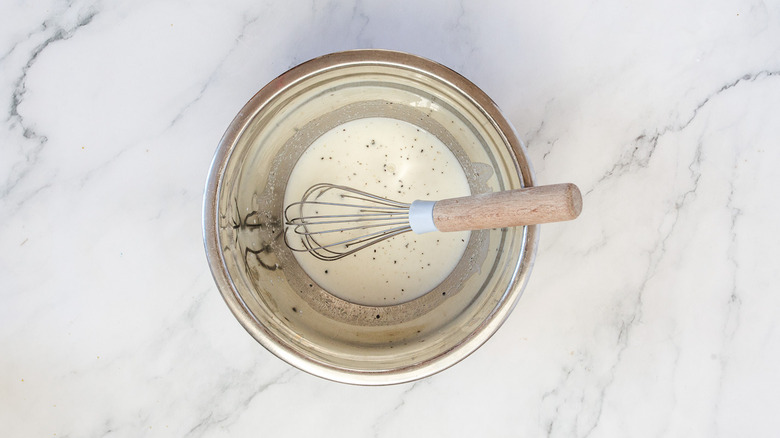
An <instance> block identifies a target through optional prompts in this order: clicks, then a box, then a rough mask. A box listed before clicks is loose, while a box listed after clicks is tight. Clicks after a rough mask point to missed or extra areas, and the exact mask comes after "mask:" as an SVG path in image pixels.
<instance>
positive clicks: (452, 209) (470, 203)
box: [433, 183, 582, 231]
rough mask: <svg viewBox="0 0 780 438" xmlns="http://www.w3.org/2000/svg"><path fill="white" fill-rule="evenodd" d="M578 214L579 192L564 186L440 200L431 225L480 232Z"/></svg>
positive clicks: (569, 186) (542, 222)
mask: <svg viewBox="0 0 780 438" xmlns="http://www.w3.org/2000/svg"><path fill="white" fill-rule="evenodd" d="M580 211H582V195H581V194H580V190H579V189H578V188H577V186H575V185H574V184H570V183H566V184H553V185H549V186H539V187H527V188H523V189H516V190H508V191H503V192H494V193H485V194H481V195H473V196H465V197H462V198H452V199H443V200H441V201H438V202H436V204H435V205H434V207H433V222H434V224H435V225H436V228H437V229H438V230H439V231H464V230H482V229H488V228H504V227H515V226H520V225H533V224H544V223H549V222H559V221H567V220H571V219H574V218H576V217H577V216H579V214H580Z"/></svg>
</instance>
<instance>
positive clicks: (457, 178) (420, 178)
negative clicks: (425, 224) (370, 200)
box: [284, 117, 470, 306]
mask: <svg viewBox="0 0 780 438" xmlns="http://www.w3.org/2000/svg"><path fill="white" fill-rule="evenodd" d="M321 182H327V183H333V184H339V185H345V186H349V187H353V188H355V189H359V190H363V191H366V192H369V193H372V194H375V195H379V196H382V197H385V198H390V199H394V200H397V201H402V202H409V203H411V202H412V201H414V200H417V199H426V200H439V199H445V198H453V197H459V196H467V195H469V194H470V190H469V185H468V181H467V179H466V175H465V173H464V171H463V169H462V168H461V166H460V165H459V164H458V161H457V159H456V158H455V156H454V155H453V153H452V152H451V151H450V150H449V148H447V147H446V146H445V145H444V144H443V143H442V142H441V141H439V139H437V138H436V137H435V136H433V135H432V134H430V133H428V132H427V131H424V130H423V129H421V128H419V127H417V126H415V125H413V124H411V123H407V122H404V121H400V120H396V119H390V118H380V117H375V118H366V119H359V120H354V121H351V122H347V123H344V124H342V125H340V126H338V127H336V128H334V129H332V130H331V131H328V132H326V133H325V134H323V135H322V136H321V137H319V138H318V139H317V140H315V142H314V143H313V144H312V145H311V146H310V147H309V148H308V149H307V150H306V151H305V152H304V153H303V155H302V156H301V158H300V159H299V161H298V162H297V164H296V165H295V167H294V168H293V171H292V173H291V175H290V179H289V181H288V183H287V188H286V192H285V199H284V204H285V205H289V204H291V203H293V202H297V201H300V200H301V197H302V196H303V194H304V192H305V191H306V190H307V189H308V188H309V187H311V186H312V185H314V184H317V183H321ZM289 235H290V236H293V234H292V233H290V234H289ZM468 240H469V232H468V231H466V232H455V233H441V232H432V233H427V234H415V233H413V232H408V233H405V234H402V235H399V236H396V237H393V238H391V239H388V240H385V241H383V242H380V243H378V244H376V245H373V246H371V247H368V248H366V249H363V250H361V251H359V252H357V253H355V254H353V255H350V256H347V257H345V258H343V259H340V260H336V261H322V260H318V259H316V258H315V257H314V256H312V255H311V254H309V253H306V252H295V253H294V254H295V258H296V259H297V261H298V263H299V264H300V266H301V268H303V270H304V271H306V273H307V274H308V275H309V276H310V277H311V278H312V280H314V281H315V282H316V283H317V284H318V285H320V286H321V287H322V288H323V289H325V290H327V291H328V292H330V293H332V294H333V295H335V296H337V297H339V298H341V299H344V300H347V301H350V302H352V303H357V304H363V305H372V306H385V305H393V304H400V303H403V302H406V301H409V300H412V299H415V298H417V297H419V296H421V295H423V294H425V293H427V292H429V291H430V290H432V289H433V288H435V287H436V286H437V285H438V284H439V283H441V282H442V281H443V280H444V279H445V278H446V277H447V276H448V275H449V274H450V272H452V270H453V269H454V268H455V266H456V264H457V263H458V261H459V260H460V258H461V256H462V255H463V253H464V251H465V249H466V244H467V243H468Z"/></svg>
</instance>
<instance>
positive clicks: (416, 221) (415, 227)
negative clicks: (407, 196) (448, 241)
mask: <svg viewBox="0 0 780 438" xmlns="http://www.w3.org/2000/svg"><path fill="white" fill-rule="evenodd" d="M435 204H436V201H419V200H418V201H414V202H412V205H411V207H409V225H410V226H411V227H412V231H414V232H415V233H417V234H423V233H430V232H431V231H438V229H437V228H436V224H435V223H433V206H434V205H435Z"/></svg>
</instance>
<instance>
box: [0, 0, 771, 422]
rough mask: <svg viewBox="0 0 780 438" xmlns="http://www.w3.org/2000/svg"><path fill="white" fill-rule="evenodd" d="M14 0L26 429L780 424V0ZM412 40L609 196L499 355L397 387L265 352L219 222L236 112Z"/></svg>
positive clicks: (18, 416)
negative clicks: (221, 266) (208, 241)
mask: <svg viewBox="0 0 780 438" xmlns="http://www.w3.org/2000/svg"><path fill="white" fill-rule="evenodd" d="M405 3H406V2H401V3H399V2H379V1H354V2H352V1H334V2H308V1H307V2H303V1H288V2H256V1H250V0H235V1H229V2H211V3H208V2H195V3H192V2H190V3H187V4H186V5H185V4H183V3H180V2H171V1H167V0H163V1H139V2H123V3H116V2H115V3H110V2H102V1H94V0H74V1H68V2H64V1H54V0H45V1H41V2H10V1H7V2H3V3H2V4H0V99H2V107H3V108H4V110H3V111H5V114H4V116H3V121H2V124H1V125H0V223H1V224H2V227H0V248H2V251H1V252H0V429H1V430H3V432H2V435H3V436H8V437H65V436H70V437H86V436H90V437H91V436H111V437H114V436H116V437H138V436H165V437H167V436H185V435H186V436H207V437H214V436H287V435H290V436H296V435H297V436H322V435H330V436H339V437H365V436H377V437H396V436H426V437H434V436H446V437H450V436H524V437H533V436H551V437H613V436H614V437H627V436H631V437H661V436H686V437H692V436H695V437H699V436H700V437H716V436H719V437H736V436H750V437H770V436H778V434H780V416H778V412H780V375H778V371H777V370H778V366H779V365H778V364H780V324H779V323H778V319H780V318H779V316H780V312H779V311H780V294H778V282H779V281H780V274H778V270H779V268H780V263H778V260H779V257H778V253H780V237H778V231H777V228H778V223H780V207H778V204H777V200H778V195H777V191H776V182H775V181H776V180H775V178H774V177H772V176H771V175H772V174H776V173H777V170H776V169H777V167H778V166H780V116H778V114H780V5H779V4H778V2H760V1H742V2H731V1H716V2H708V1H699V2H688V3H680V2H658V1H643V2H619V1H608V2H577V1H572V0H567V1H564V2H513V1H503V2H502V1H486V2H466V1H462V2H447V1H432V2H422V1H418V2H408V4H405ZM366 47H371V48H390V49H396V50H402V51H407V52H411V53H415V54H418V55H422V56H425V57H428V58H431V59H433V60H436V61H438V62H441V63H443V64H445V65H448V66H450V67H452V68H454V69H455V70H457V71H458V72H460V73H461V74H463V75H465V76H466V77H468V78H469V79H471V80H472V81H474V82H475V83H476V84H477V85H479V86H480V87H482V88H483V89H484V90H485V91H486V92H487V93H488V94H489V95H491V96H492V97H493V98H494V99H495V100H496V102H497V103H498V104H499V106H500V107H501V108H502V109H503V110H504V112H505V114H506V116H507V118H508V119H509V120H510V121H511V122H512V123H513V124H514V125H515V127H516V128H517V131H518V133H519V134H520V136H521V137H522V138H523V139H524V140H525V141H526V143H527V146H528V149H529V151H530V155H531V158H532V159H533V163H534V166H535V168H536V171H537V178H538V180H539V182H540V183H553V182H561V181H571V182H574V183H576V184H578V185H579V186H580V187H581V188H582V191H583V193H584V202H585V209H584V211H583V214H582V216H581V217H580V218H579V219H577V220H576V221H575V222H571V223H565V224H554V225H545V226H543V227H542V235H541V245H540V248H539V252H538V255H537V261H536V265H535V267H534V270H533V273H532V275H531V279H530V282H529V284H528V286H527V288H526V290H525V294H524V296H523V298H522V299H521V300H520V302H519V304H518V305H517V307H516V309H515V311H514V312H513V313H512V315H511V316H510V318H509V320H508V321H507V322H506V323H505V324H504V326H503V327H502V328H501V329H500V330H499V331H498V333H497V334H496V335H495V336H493V338H491V339H490V340H489V341H488V342H487V344H485V345H484V346H483V347H482V348H481V349H479V350H478V351H477V352H476V353H474V354H473V355H471V356H470V357H468V358H467V359H465V360H464V361H463V362H461V363H459V364H458V365H456V366H454V367H453V368H450V369H448V370H446V371H444V372H443V373H440V374H437V375H435V376H433V377H431V378H427V379H424V380H422V381H418V382H416V383H411V384H403V385H396V386H388V387H357V386H349V385H343V384H337V383H332V382H329V381H325V380H323V379H320V378H317V377H313V376H310V375H308V374H306V373H304V372H301V371H298V370H296V369H294V368H291V367H290V366H288V365H287V364H286V363H284V362H282V361H281V360H279V359H277V358H276V357H275V356H273V355H271V354H270V353H268V352H267V351H266V350H264V349H263V348H262V347H261V346H260V345H259V344H258V343H256V342H255V341H254V339H252V338H251V337H250V336H249V335H248V334H247V333H246V332H245V331H244V329H243V328H242V327H241V326H240V325H239V323H238V322H237V321H236V320H235V318H234V317H233V315H232V314H231V313H230V311H229V310H228V308H227V306H226V305H225V303H224V302H223V300H222V297H221V296H220V294H219V292H218V291H217V289H216V286H215V285H214V282H213V280H212V277H211V274H210V272H209V269H208V266H207V263H206V260H205V254H204V250H203V244H202V239H201V201H202V193H203V187H204V182H205V178H206V174H207V172H208V168H209V164H210V160H211V158H212V155H213V153H214V150H215V148H216V145H217V143H218V141H219V139H220V137H221V136H222V134H223V132H224V130H225V128H226V127H227V126H228V124H229V122H230V120H231V119H232V118H233V116H234V115H235V114H236V112H237V111H238V110H239V109H240V108H241V106H242V105H243V104H244V103H245V102H246V101H247V100H248V99H249V98H250V97H251V96H252V95H253V94H254V93H255V92H256V91H257V90H259V89H260V88H261V87H262V86H263V85H264V84H265V83H267V82H268V81H269V80H270V79H272V78H273V77H275V76H276V75H278V74H280V73H282V72H283V71H285V70H286V69H288V68H290V67H292V66H293V65H296V64H298V63H300V62H302V61H305V60H307V59H310V58H312V57H315V56H317V55H321V54H325V53H328V52H333V51H338V50H344V49H351V48H366Z"/></svg>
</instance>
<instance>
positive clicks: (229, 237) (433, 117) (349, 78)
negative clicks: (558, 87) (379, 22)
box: [203, 50, 538, 385]
mask: <svg viewBox="0 0 780 438" xmlns="http://www.w3.org/2000/svg"><path fill="white" fill-rule="evenodd" d="M364 117H389V118H396V119H400V120H404V121H407V122H410V123H413V124H416V125H417V126H419V127H420V128H422V129H425V130H427V131H428V132H431V133H432V134H434V135H435V136H436V137H438V138H439V140H441V141H442V142H443V143H444V144H445V145H447V147H449V148H450V149H451V150H452V151H453V153H454V154H455V156H456V157H457V159H458V162H459V163H460V165H461V166H462V167H463V169H464V170H465V171H466V175H467V177H468V179H469V186H470V188H471V191H472V193H475V194H476V193H484V192H489V191H498V190H508V189H515V188H520V187H527V186H532V185H533V182H534V180H533V173H532V171H531V166H530V164H529V162H528V157H527V155H526V152H525V150H524V147H523V145H522V143H521V142H520V140H519V139H518V138H517V136H516V135H515V133H514V131H513V129H512V127H511V126H510V124H509V123H508V122H507V120H506V119H505V118H504V117H503V116H502V115H501V113H500V111H499V110H498V108H497V107H496V105H495V104H494V103H493V102H492V101H491V100H490V98H489V97H488V96H487V95H485V93H484V92H482V91H481V90H480V89H479V88H477V87H476V86H475V85H474V84H472V83H471V82H469V81H468V80H466V79H465V78H463V77H462V76H460V75H459V74H457V73H455V72H454V71H452V70H450V69H448V68H446V67H444V66H442V65H440V64H437V63H435V62H432V61H430V60H427V59H423V58H420V57H417V56H413V55H409V54H405V53H400V52H393V51H384V50H357V51H348V52H340V53H334V54H331V55H327V56H323V57H320V58H317V59H314V60H311V61H308V62H306V63H304V64H301V65H299V66H297V67H295V68H293V69H291V70H289V71H288V72H286V73H284V74H283V75H281V76H279V77H278V78H276V79H274V80H273V81H271V83H269V84H268V85H267V86H265V87H264V88H263V89H262V90H260V91H259V92H258V93H257V94H256V95H255V96H254V97H252V99H251V100H250V101H249V102H248V103H247V104H246V105H245V106H244V107H243V108H242V109H241V111H240V112H239V113H238V115H237V116H236V118H235V119H234V120H233V122H232V123H231V125H230V126H229V128H228V129H227V132H226V133H225V135H224V137H223V139H222V141H221V142H220V144H219V147H218V148H217V152H216V155H215V157H214V161H213V163H212V166H211V171H210V173H209V176H208V181H207V183H206V192H205V199H204V204H203V238H204V241H205V245H206V253H207V256H208V261H209V264H210V267H211V271H212V273H213V275H214V279H215V281H216V283H217V286H218V288H219V290H220V292H221V293H222V296H223V297H224V299H225V301H226V302H227V304H228V307H229V308H230V310H231V311H232V312H233V314H234V315H235V316H236V318H237V319H238V320H239V322H240V323H241V324H242V325H243V326H244V328H245V329H246V330H247V331H248V332H249V333H250V334H251V335H252V336H253V337H254V338H255V339H256V340H257V341H258V342H260V343H261V344H262V345H263V346H264V347H266V348H267V349H268V350H270V351H271V352H272V353H274V354H275V355H277V356H278V357H280V358H281V359H283V360H285V361H287V362H288V363H290V364H292V365H293V366H295V367H297V368H300V369H302V370H304V371H307V372H309V373H311V374H314V375H317V376H321V377H324V378H327V379H331V380H335V381H339V382H346V383H355V384H367V385H381V384H392V383H401V382H407V381H411V380H415V379H420V378H423V377H426V376H429V375H431V374H434V373H436V372H439V371H441V370H443V369H445V368H447V367H449V366H451V365H453V364H455V363H457V362H458V361H460V360H461V359H463V358H464V357H466V356H467V355H468V354H470V353H471V352H473V351H474V350H476V349H477V348H478V347H479V346H480V345H482V344H483V343H484V342H485V341H486V340H487V339H488V338H489V337H490V336H491V335H492V334H493V333H494V332H495V331H496V330H497V329H498V328H499V326H500V325H501V324H502V323H503V322H504V320H505V319H506V318H507V316H508V315H509V313H510V312H511V310H512V308H513V307H514V306H515V304H516V303H517V301H518V299H519V298H520V295H521V293H522V290H523V287H524V286H525V284H526V281H527V279H528V275H529V273H530V270H531V266H532V263H533V259H534V254H535V250H536V246H537V241H538V227H537V226H527V227H518V228H506V229H496V230H486V231H479V232H473V233H472V234H471V239H470V241H469V243H468V247H467V250H466V253H465V254H464V256H463V257H462V259H461V260H460V262H459V264H458V266H457V267H456V269H455V270H454V271H453V272H452V274H450V275H449V277H447V278H446V279H445V280H444V281H443V282H442V283H441V284H440V285H439V286H437V287H436V288H435V289H433V290H431V291H430V292H428V293H426V294H424V295H423V296H421V297H420V298H417V299H414V300H412V301H408V302H405V303H401V304H397V305H390V306H364V305H360V304H356V303H351V302H348V301H345V300H342V299H339V298H337V297H336V296H334V295H332V294H331V293H329V292H328V291H326V290H324V289H322V288H321V287H319V285H317V284H316V283H315V282H314V281H312V280H311V278H309V276H308V275H307V274H306V273H305V272H304V271H303V270H302V269H301V268H300V267H299V266H298V264H297V263H296V261H295V258H294V257H293V256H292V254H291V252H290V250H289V249H288V248H286V247H285V245H284V243H283V239H282V233H283V224H282V223H281V219H280V218H281V217H282V211H283V208H284V206H283V205H282V199H283V197H284V191H285V185H286V182H287V178H288V176H289V174H290V172H291V170H292V167H293V166H294V164H295V163H296V161H297V159H298V157H300V155H301V154H302V153H303V151H304V150H305V149H306V148H307V147H308V146H309V145H311V143H312V142H313V141H314V140H315V139H316V138H318V137H319V136H320V135H322V134H323V133H325V132H327V131H329V130H331V129H333V128H335V127H337V126H339V125H340V124H343V123H345V122H348V121H351V120H355V119H360V118H364Z"/></svg>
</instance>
